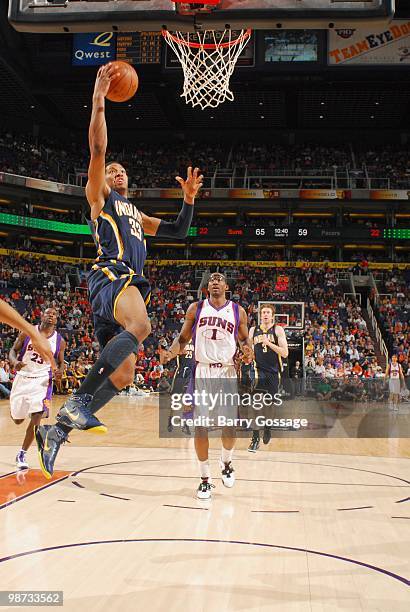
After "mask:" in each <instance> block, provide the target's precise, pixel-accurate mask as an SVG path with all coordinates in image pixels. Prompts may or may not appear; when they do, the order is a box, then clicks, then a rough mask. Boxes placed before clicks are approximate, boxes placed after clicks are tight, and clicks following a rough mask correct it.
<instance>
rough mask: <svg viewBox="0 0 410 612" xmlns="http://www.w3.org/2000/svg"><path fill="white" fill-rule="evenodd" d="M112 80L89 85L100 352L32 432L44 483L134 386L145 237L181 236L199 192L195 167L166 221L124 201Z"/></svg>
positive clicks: (107, 75)
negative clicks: (111, 153)
mask: <svg viewBox="0 0 410 612" xmlns="http://www.w3.org/2000/svg"><path fill="white" fill-rule="evenodd" d="M116 75H117V73H116V72H115V68H114V66H113V65H112V64H107V65H105V66H102V67H101V68H100V69H99V71H98V74H97V78H96V81H95V87H94V94H93V103H92V113H91V122H90V128H89V145H90V152H91V159H90V164H89V168H88V182H87V186H86V190H85V193H86V196H87V200H88V203H89V205H90V213H91V215H90V216H91V221H90V223H91V225H92V229H93V234H94V240H95V243H96V246H97V253H98V256H97V259H96V261H95V265H94V266H93V267H92V270H91V273H90V275H89V278H88V289H89V297H90V302H91V306H92V310H93V316H94V330H95V335H96V337H97V339H98V341H99V343H100V345H101V354H100V357H99V358H98V359H97V361H96V362H95V364H94V366H93V367H92V368H91V370H90V371H89V373H88V374H87V376H86V378H85V379H84V381H83V382H82V384H81V386H80V387H79V388H78V389H77V390H76V391H75V393H73V395H72V396H71V397H70V399H69V400H68V401H67V402H66V403H65V404H64V405H63V406H62V407H61V409H60V411H59V413H58V415H57V423H56V424H54V425H42V426H39V427H37V428H36V441H37V446H38V451H39V459H40V466H41V469H42V471H43V474H44V475H45V477H46V478H51V476H52V474H53V466H54V462H55V459H56V456H57V453H58V450H59V448H60V446H61V444H62V443H63V442H64V441H65V440H66V439H67V436H68V434H69V433H70V431H71V430H72V429H73V428H75V429H83V430H88V431H94V432H96V433H104V432H105V431H106V427H105V425H103V423H101V422H100V421H99V420H98V419H97V418H96V417H95V416H94V413H95V412H96V411H97V410H99V409H100V408H102V406H104V405H105V404H106V403H107V402H109V401H110V400H111V399H112V398H113V397H114V396H115V395H117V394H118V393H119V392H120V391H121V389H123V388H124V387H127V386H128V385H131V384H132V382H133V381H134V369H135V360H136V355H137V353H138V346H139V344H140V343H141V342H143V341H144V340H145V338H146V337H147V336H148V335H149V334H150V332H151V325H150V322H149V319H148V315H147V310H146V303H147V302H148V300H149V295H150V287H149V283H148V280H147V279H146V278H145V277H144V276H143V267H144V263H145V258H146V246H145V240H144V236H145V235H149V236H160V237H164V238H174V239H175V238H180V239H183V238H185V237H186V236H187V234H188V229H189V227H190V225H191V221H192V216H193V205H194V200H195V196H196V195H197V193H198V191H199V189H200V188H201V187H202V180H203V176H202V175H200V174H199V170H198V168H195V169H194V170H192V168H188V175H187V179H186V180H183V179H182V178H181V177H176V180H177V181H178V182H179V184H180V185H181V187H182V191H183V194H184V202H183V205H182V209H181V211H180V213H179V216H178V218H177V219H176V220H175V221H172V222H168V221H164V220H162V219H157V218H155V217H148V216H147V215H145V214H144V213H142V212H140V211H139V210H138V209H137V208H136V206H135V205H134V204H132V203H131V202H130V201H129V200H128V177H127V173H126V171H125V169H124V168H123V166H122V165H121V164H119V163H116V162H112V163H110V164H108V165H106V159H105V153H106V149H107V125H106V121H105V96H106V95H107V93H108V90H109V88H110V82H111V80H112V79H113V77H114V76H116Z"/></svg>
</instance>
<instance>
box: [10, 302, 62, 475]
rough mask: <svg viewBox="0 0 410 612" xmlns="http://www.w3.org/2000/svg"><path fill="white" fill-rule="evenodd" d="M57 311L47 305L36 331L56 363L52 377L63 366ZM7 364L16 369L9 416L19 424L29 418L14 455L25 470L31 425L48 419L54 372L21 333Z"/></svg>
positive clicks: (32, 438)
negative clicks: (23, 435) (18, 448)
mask: <svg viewBox="0 0 410 612" xmlns="http://www.w3.org/2000/svg"><path fill="white" fill-rule="evenodd" d="M56 325H57V312H56V310H55V309H54V308H47V309H46V310H45V311H44V312H43V314H42V316H41V322H40V325H39V326H38V327H37V330H38V332H39V333H40V334H41V335H42V336H43V337H44V338H46V339H47V340H48V343H49V345H50V348H51V351H52V354H53V355H54V359H55V361H56V362H57V368H58V369H57V370H56V371H55V373H54V374H55V376H56V377H59V376H61V374H62V371H63V368H64V349H65V341H64V340H63V338H62V337H61V336H60V334H59V333H58V332H57V331H56ZM9 358H10V366H11V368H12V369H14V370H16V371H17V374H16V377H15V379H14V381H13V385H12V388H11V394H10V413H11V418H12V419H13V421H14V422H15V423H16V425H20V423H22V422H23V421H24V419H25V418H27V417H30V421H29V424H28V427H27V429H26V435H25V438H24V441H23V444H22V447H21V450H20V451H19V452H18V453H17V456H16V467H17V468H18V469H27V468H28V467H29V465H28V463H27V458H26V453H27V451H28V449H29V448H30V446H31V443H32V442H33V440H34V427H35V426H37V425H39V424H40V421H41V419H42V418H47V417H48V415H49V408H50V405H51V399H52V395H53V375H52V370H51V367H50V364H49V363H47V362H46V361H44V359H43V358H42V357H41V355H39V353H38V351H37V350H36V349H35V347H33V343H32V340H31V337H30V336H29V335H28V334H26V333H23V332H22V333H21V334H19V336H18V337H17V340H16V341H15V343H14V344H13V347H12V348H11V350H10V355H9Z"/></svg>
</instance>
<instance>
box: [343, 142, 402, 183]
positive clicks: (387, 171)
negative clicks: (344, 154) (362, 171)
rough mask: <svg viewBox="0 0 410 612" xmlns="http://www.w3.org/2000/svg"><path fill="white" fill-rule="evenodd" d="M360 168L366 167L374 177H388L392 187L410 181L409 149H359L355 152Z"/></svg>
mask: <svg viewBox="0 0 410 612" xmlns="http://www.w3.org/2000/svg"><path fill="white" fill-rule="evenodd" d="M355 155H356V161H357V164H358V166H366V169H367V173H368V175H369V176H373V177H388V178H390V179H391V183H392V187H394V186H395V185H396V184H397V181H400V182H401V181H408V180H409V179H410V157H409V147H408V146H405V145H400V144H397V145H389V144H385V145H383V147H377V148H376V147H371V146H369V147H366V148H361V147H360V148H358V149H357V150H356V151H355Z"/></svg>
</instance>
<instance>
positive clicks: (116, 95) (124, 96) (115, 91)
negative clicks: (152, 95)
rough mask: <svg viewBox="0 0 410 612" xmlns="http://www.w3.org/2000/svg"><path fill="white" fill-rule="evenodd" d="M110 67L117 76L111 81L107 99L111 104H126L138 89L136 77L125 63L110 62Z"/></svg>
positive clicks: (132, 69)
mask: <svg viewBox="0 0 410 612" xmlns="http://www.w3.org/2000/svg"><path fill="white" fill-rule="evenodd" d="M112 65H113V67H114V68H115V69H116V71H117V72H119V74H118V75H116V76H114V78H113V79H112V81H111V84H110V89H109V90H108V93H107V98H108V99H109V100H111V102H126V101H127V100H129V99H130V98H132V96H133V95H134V94H135V92H136V91H137V89H138V75H137V73H136V72H135V70H134V68H133V67H132V66H131V64H128V63H127V62H120V61H118V62H112Z"/></svg>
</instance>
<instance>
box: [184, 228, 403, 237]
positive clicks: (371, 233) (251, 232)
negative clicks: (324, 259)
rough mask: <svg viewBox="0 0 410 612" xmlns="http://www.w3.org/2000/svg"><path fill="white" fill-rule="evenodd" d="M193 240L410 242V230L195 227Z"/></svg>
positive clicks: (189, 234) (191, 231) (191, 230)
mask: <svg viewBox="0 0 410 612" xmlns="http://www.w3.org/2000/svg"><path fill="white" fill-rule="evenodd" d="M188 236H190V237H191V238H231V239H232V238H247V239H251V240H261V241H263V240H286V239H288V238H290V239H292V240H371V241H373V240H376V241H378V240H410V228H373V227H357V226H351V225H350V226H345V227H340V228H338V227H315V226H300V225H296V224H293V225H286V226H276V227H275V226H268V227H267V226H260V227H258V226H254V227H250V226H242V227H241V226H232V227H206V226H203V227H202V226H195V225H194V226H191V228H190V229H189V233H188Z"/></svg>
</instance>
